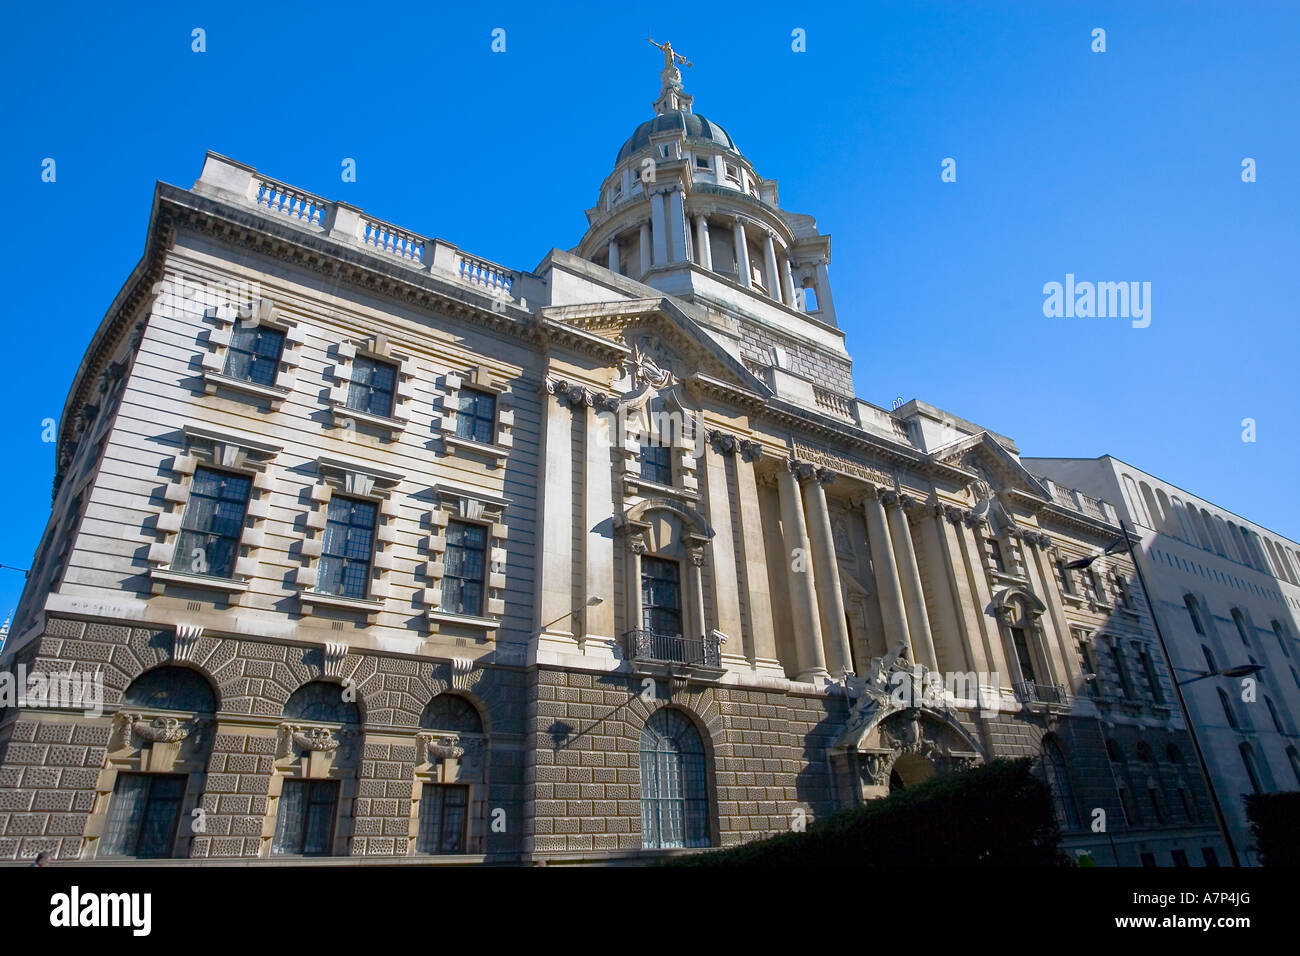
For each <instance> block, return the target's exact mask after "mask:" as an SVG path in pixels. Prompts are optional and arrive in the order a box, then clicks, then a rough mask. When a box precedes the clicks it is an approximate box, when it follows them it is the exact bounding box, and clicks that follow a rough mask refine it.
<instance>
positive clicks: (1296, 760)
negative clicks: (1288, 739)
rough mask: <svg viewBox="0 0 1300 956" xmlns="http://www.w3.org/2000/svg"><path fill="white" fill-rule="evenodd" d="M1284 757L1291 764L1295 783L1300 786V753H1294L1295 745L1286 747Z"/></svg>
mask: <svg viewBox="0 0 1300 956" xmlns="http://www.w3.org/2000/svg"><path fill="white" fill-rule="evenodd" d="M1286 759H1287V762H1288V763H1290V764H1291V773H1292V774H1294V776H1295V782H1296V785H1297V786H1300V753H1296V749H1295V747H1287V748H1286Z"/></svg>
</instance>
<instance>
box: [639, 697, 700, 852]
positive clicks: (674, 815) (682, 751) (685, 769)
mask: <svg viewBox="0 0 1300 956" xmlns="http://www.w3.org/2000/svg"><path fill="white" fill-rule="evenodd" d="M640 757H641V845H642V846H643V847H645V848H647V849H668V848H674V847H701V846H708V845H709V797H708V783H707V778H706V774H705V755H704V744H703V742H702V741H701V740H700V735H699V732H698V731H697V730H696V729H695V727H694V726H693V725H692V724H691V722H690V719H689V718H688V717H686V715H684V714H683V713H682V712H681V711H679V710H674V709H671V708H664V709H661V710H657V711H655V713H654V714H653V715H652V716H651V718H650V719H649V720H648V721H646V725H645V727H644V729H643V730H642V731H641V745H640Z"/></svg>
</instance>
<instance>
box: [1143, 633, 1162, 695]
mask: <svg viewBox="0 0 1300 956" xmlns="http://www.w3.org/2000/svg"><path fill="white" fill-rule="evenodd" d="M1138 660H1139V661H1141V662H1142V673H1143V675H1144V676H1145V677H1146V681H1147V691H1148V693H1150V694H1151V699H1152V700H1153V701H1155V702H1156V703H1157V704H1163V703H1164V702H1165V695H1164V692H1163V691H1162V690H1161V689H1160V676H1159V675H1158V674H1157V673H1156V665H1155V662H1154V661H1152V660H1151V655H1150V654H1149V653H1147V650H1146V648H1145V647H1139V648H1138Z"/></svg>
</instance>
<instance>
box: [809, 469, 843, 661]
mask: <svg viewBox="0 0 1300 956" xmlns="http://www.w3.org/2000/svg"><path fill="white" fill-rule="evenodd" d="M807 472H808V477H807V480H806V481H804V483H803V489H804V503H805V505H806V506H807V509H808V534H809V537H810V538H811V539H812V556H813V568H814V571H815V572H816V573H815V576H814V582H815V584H816V585H817V606H818V608H819V609H820V611H821V625H822V641H823V643H824V648H825V652H826V666H827V669H828V670H829V671H830V673H831V676H832V677H835V678H838V677H840V676H841V675H843V674H845V673H848V674H852V673H853V650H852V647H851V645H850V644H849V624H848V619H847V618H846V617H845V616H844V594H843V592H841V591H840V568H839V562H838V561H837V560H836V559H835V536H834V532H833V531H832V530H831V513H830V509H829V508H827V507H826V489H825V486H826V485H827V484H829V483H830V482H832V481H834V480H835V473H834V472H833V471H829V470H827V469H825V468H819V469H817V470H815V471H814V470H813V469H812V467H811V466H808V468H807Z"/></svg>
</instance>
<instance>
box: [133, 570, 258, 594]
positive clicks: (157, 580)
mask: <svg viewBox="0 0 1300 956" xmlns="http://www.w3.org/2000/svg"><path fill="white" fill-rule="evenodd" d="M149 577H150V578H151V579H152V580H153V582H154V584H155V585H159V586H160V585H167V584H177V585H182V586H184V587H191V588H206V589H207V590H210V591H224V592H225V593H227V594H241V593H243V592H244V591H247V590H248V582H247V581H236V580H235V579H234V578H219V577H215V576H213V575H211V574H190V573H187V572H185V571H172V570H169V569H167V568H153V569H152V570H150V572H149ZM159 590H161V588H160V587H156V588H155V593H158V591H159Z"/></svg>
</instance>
